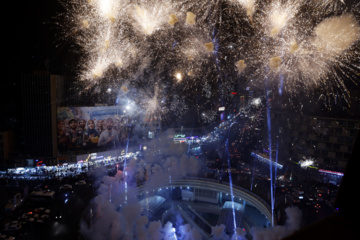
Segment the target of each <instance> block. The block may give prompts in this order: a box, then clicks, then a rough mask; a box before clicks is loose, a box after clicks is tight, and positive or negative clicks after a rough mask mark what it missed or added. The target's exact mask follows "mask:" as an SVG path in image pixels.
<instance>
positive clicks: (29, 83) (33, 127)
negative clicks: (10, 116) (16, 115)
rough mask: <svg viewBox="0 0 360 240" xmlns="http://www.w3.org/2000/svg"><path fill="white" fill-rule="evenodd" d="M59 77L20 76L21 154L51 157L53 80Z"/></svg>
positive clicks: (53, 107) (53, 102)
mask: <svg viewBox="0 0 360 240" xmlns="http://www.w3.org/2000/svg"><path fill="white" fill-rule="evenodd" d="M58 78H59V76H55V75H50V74H46V73H45V74H25V75H22V77H21V84H22V107H23V108H22V112H23V135H24V154H25V156H31V157H39V158H51V157H55V156H56V153H57V149H56V138H54V136H56V102H57V101H56V100H57V99H56V83H57V79H58Z"/></svg>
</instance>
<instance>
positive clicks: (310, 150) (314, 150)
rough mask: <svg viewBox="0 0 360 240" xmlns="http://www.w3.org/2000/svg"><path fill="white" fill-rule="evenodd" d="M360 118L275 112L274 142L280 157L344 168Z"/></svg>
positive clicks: (322, 167) (273, 112)
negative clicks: (309, 160) (310, 160)
mask: <svg viewBox="0 0 360 240" xmlns="http://www.w3.org/2000/svg"><path fill="white" fill-rule="evenodd" d="M359 129H360V120H357V119H341V118H327V117H319V116H306V115H301V116H300V115H296V114H290V113H286V112H280V111H275V110H274V111H272V112H271V133H272V145H273V146H276V145H277V146H278V148H277V149H278V154H279V161H280V159H281V161H283V162H286V161H293V162H299V161H301V160H304V159H313V160H314V161H315V163H316V164H317V167H318V168H321V169H327V170H332V171H341V172H343V171H344V169H345V167H346V165H347V161H348V160H349V158H350V155H351V152H352V147H353V144H354V142H355V139H356V137H357V134H358V133H359Z"/></svg>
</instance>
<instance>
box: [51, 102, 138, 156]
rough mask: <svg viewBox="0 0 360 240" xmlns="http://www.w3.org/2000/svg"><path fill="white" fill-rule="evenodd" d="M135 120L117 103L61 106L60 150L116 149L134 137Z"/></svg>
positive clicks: (58, 112) (58, 121)
mask: <svg viewBox="0 0 360 240" xmlns="http://www.w3.org/2000/svg"><path fill="white" fill-rule="evenodd" d="M133 131H134V124H133V123H132V119H131V118H130V117H129V116H128V115H124V114H123V110H121V109H120V107H116V106H112V107H109V106H104V107H59V108H58V109H57V141H58V151H59V152H66V151H79V150H88V151H90V150H91V149H93V150H95V149H98V150H99V149H101V150H107V149H115V148H116V147H118V146H119V145H123V144H125V143H126V142H127V141H128V139H130V138H131V137H132V134H133Z"/></svg>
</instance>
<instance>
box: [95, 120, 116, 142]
mask: <svg viewBox="0 0 360 240" xmlns="http://www.w3.org/2000/svg"><path fill="white" fill-rule="evenodd" d="M113 125H114V120H113V119H112V118H107V119H106V121H105V130H104V131H103V132H102V133H101V134H100V138H99V142H98V146H99V147H106V148H114V147H115V146H116V144H117V143H118V141H119V140H118V134H117V132H116V131H115V130H114V129H113Z"/></svg>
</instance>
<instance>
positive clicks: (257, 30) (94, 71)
mask: <svg viewBox="0 0 360 240" xmlns="http://www.w3.org/2000/svg"><path fill="white" fill-rule="evenodd" d="M63 5H64V6H65V9H66V10H67V12H66V13H65V14H64V18H63V19H64V24H63V25H62V26H63V30H62V31H63V33H64V37H65V38H68V39H71V40H74V41H73V42H74V43H75V45H76V46H77V47H80V48H78V49H77V51H78V52H81V53H83V56H82V58H81V62H80V64H79V68H80V71H79V78H80V79H81V80H84V81H85V80H88V81H89V82H90V85H91V84H101V80H102V79H104V78H111V79H114V81H118V85H119V86H121V85H123V84H124V81H127V83H126V84H127V85H128V86H129V87H136V86H138V85H139V84H140V83H141V84H145V83H146V81H145V80H143V79H142V78H144V77H145V76H146V74H148V73H152V74H153V75H154V76H159V75H163V76H162V77H159V78H158V80H156V81H155V82H156V84H157V85H158V86H162V85H164V86H168V85H169V84H171V83H169V81H168V80H166V79H168V78H167V77H166V76H168V77H169V76H170V77H175V79H176V80H177V81H174V83H172V84H177V85H179V86H178V87H170V86H168V87H169V88H168V89H172V90H174V91H177V92H178V93H177V94H183V93H185V92H186V94H188V95H191V94H193V93H196V94H198V93H201V96H199V97H200V99H202V100H205V101H207V99H209V100H210V98H209V96H211V97H212V98H214V97H221V98H223V99H226V98H228V94H227V92H229V91H230V92H231V89H232V88H233V87H234V86H235V83H236V78H237V77H238V75H239V74H242V78H244V79H245V78H251V79H252V80H253V82H252V83H253V85H258V86H259V87H261V85H262V84H263V83H264V81H263V79H264V78H267V79H269V81H271V82H274V83H275V85H276V84H277V83H279V78H278V77H277V76H279V75H281V79H283V80H282V82H281V84H283V86H284V87H283V88H284V92H287V93H290V94H293V95H296V94H298V93H299V92H303V91H307V92H308V93H311V92H312V88H313V87H316V88H317V89H323V91H324V92H325V93H323V94H325V95H327V96H331V95H335V92H337V91H340V92H342V93H343V94H341V95H343V96H345V97H346V98H348V97H349V95H348V94H349V91H348V90H347V86H346V84H345V79H350V80H352V81H353V82H354V83H357V82H358V80H356V77H357V73H359V69H360V67H359V39H360V27H359V22H358V19H357V18H358V15H359V12H358V10H356V9H346V10H345V8H344V6H345V4H344V2H343V1H341V0H327V1H313V0H303V1H295V0H291V1H280V0H268V1H264V2H258V1H255V0H228V1H225V2H223V1H212V2H211V4H208V2H207V1H171V0H167V1H165V0H152V1H149V0H147V1H145V0H139V1H116V0H106V1H100V0H89V1H85V0H83V1H66V2H64V3H63ZM244 10H245V11H244ZM331 11H333V13H331ZM341 13H342V14H341ZM249 19H250V21H248V20H249ZM79 49H80V50H79ZM239 59H241V60H239ZM244 59H246V63H245V60H244ZM234 64H235V67H234ZM114 69H116V71H114ZM119 72H127V73H128V74H127V75H126V76H127V79H123V78H122V77H118V75H116V74H119ZM180 72H181V76H180V74H179V73H180ZM144 73H146V74H144ZM114 74H115V75H114ZM232 76H234V77H232ZM190 78H191V80H190ZM116 79H119V80H116ZM220 82H221V85H220V86H221V87H215V86H214V84H215V83H216V84H218V83H220ZM181 86H182V87H184V89H179V87H181ZM276 87H277V86H276ZM168 94H172V93H168ZM177 94H176V95H177ZM174 96H175V94H174ZM167 99H173V98H167ZM181 99H183V98H181ZM184 99H188V101H191V99H193V98H191V97H190V98H186V97H185V98H184ZM213 100H216V99H213ZM155 102H156V101H155ZM155 102H153V103H155ZM213 102H214V101H213ZM168 104H169V106H176V105H177V104H175V103H168ZM187 104H192V103H191V102H188V103H187ZM156 105H157V104H152V105H151V106H149V108H152V109H153V106H156ZM170 109H171V108H170ZM203 112H205V111H203Z"/></svg>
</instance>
